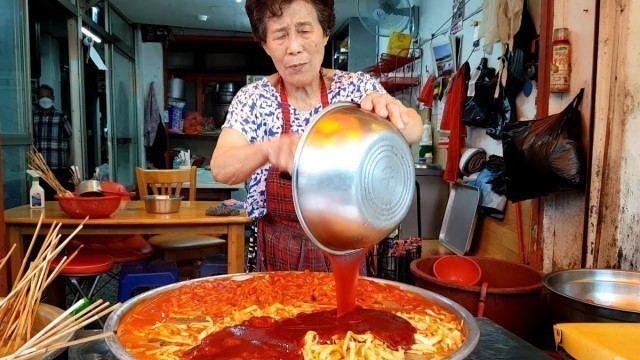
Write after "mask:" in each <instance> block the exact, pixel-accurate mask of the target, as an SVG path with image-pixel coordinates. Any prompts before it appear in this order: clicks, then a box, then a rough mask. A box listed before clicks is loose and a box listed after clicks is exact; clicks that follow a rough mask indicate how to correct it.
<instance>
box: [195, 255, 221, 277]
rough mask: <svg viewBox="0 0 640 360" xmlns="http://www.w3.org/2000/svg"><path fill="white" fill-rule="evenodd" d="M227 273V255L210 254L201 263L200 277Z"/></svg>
mask: <svg viewBox="0 0 640 360" xmlns="http://www.w3.org/2000/svg"><path fill="white" fill-rule="evenodd" d="M226 273H227V255H225V254H215V255H209V256H207V257H206V258H204V260H203V261H202V264H200V277H207V276H213V275H221V274H226Z"/></svg>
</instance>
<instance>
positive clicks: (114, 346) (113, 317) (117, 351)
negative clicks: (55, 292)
mask: <svg viewBox="0 0 640 360" xmlns="http://www.w3.org/2000/svg"><path fill="white" fill-rule="evenodd" d="M256 275H260V273H253V274H230V275H222V276H216V277H215V278H200V279H193V280H188V281H183V282H179V283H175V284H171V285H167V286H163V287H161V288H157V289H154V290H151V291H147V292H146V293H144V294H142V295H138V296H136V297H134V298H132V299H129V300H128V301H127V302H125V303H124V304H122V306H121V307H120V308H119V309H118V310H116V311H115V312H113V313H111V314H110V315H109V318H108V319H107V322H106V323H105V324H104V330H105V331H114V332H117V331H118V326H119V325H120V320H122V319H123V318H125V316H126V314H127V313H128V312H129V311H131V309H133V308H134V307H135V306H136V305H137V304H139V303H144V302H146V301H148V300H150V299H151V298H153V297H155V296H158V295H160V294H162V293H164V292H167V291H170V290H174V289H177V288H179V287H181V286H187V285H189V284H193V283H195V282H198V281H210V280H212V279H220V280H227V279H233V280H238V281H242V280H246V279H248V278H250V277H252V276H256ZM368 280H372V281H376V282H380V283H385V284H392V285H395V286H397V287H399V288H400V289H402V290H405V291H407V292H411V293H416V294H419V295H421V296H423V297H424V298H425V299H427V300H429V301H430V302H431V303H432V304H434V305H437V306H439V307H441V308H443V309H445V310H447V311H448V312H450V313H452V314H453V315H455V316H456V317H457V318H458V319H460V320H462V324H463V333H464V335H465V336H466V340H465V342H464V343H463V344H462V346H461V347H460V348H458V350H457V351H456V352H454V353H453V354H451V355H450V356H449V357H447V358H448V359H450V360H457V359H464V358H466V357H467V356H468V355H469V354H471V352H472V351H473V349H474V348H475V347H476V345H477V344H478V340H479V339H480V330H479V329H478V324H477V323H476V320H475V318H474V317H473V316H472V315H471V314H470V313H469V312H468V311H467V310H466V309H464V308H463V307H462V306H460V305H458V304H456V303H455V302H453V301H451V300H449V299H447V298H445V297H443V296H441V295H438V294H435V293H432V292H430V291H427V290H424V289H420V288H417V287H415V286H410V285H406V284H402V283H396V282H393V281H388V280H381V279H373V278H368ZM211 296H215V294H212V295H211ZM106 343H107V346H108V347H109V349H110V350H111V352H112V353H113V354H114V355H115V356H116V358H118V359H120V360H135V358H134V357H133V356H131V354H129V353H128V352H127V350H126V349H125V348H124V346H122V344H121V343H120V341H119V340H118V337H117V336H110V337H108V338H106Z"/></svg>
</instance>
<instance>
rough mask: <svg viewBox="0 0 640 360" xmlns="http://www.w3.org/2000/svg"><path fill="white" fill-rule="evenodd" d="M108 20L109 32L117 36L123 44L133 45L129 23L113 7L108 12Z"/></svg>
mask: <svg viewBox="0 0 640 360" xmlns="http://www.w3.org/2000/svg"><path fill="white" fill-rule="evenodd" d="M109 20H110V22H111V28H110V32H111V34H112V35H115V36H117V37H118V38H119V39H120V40H122V41H123V42H124V43H125V44H127V45H129V46H133V29H132V28H131V25H130V24H129V23H128V22H127V21H126V20H125V19H124V18H123V17H122V16H120V14H119V13H118V12H117V11H115V10H113V8H112V10H111V12H110V13H109Z"/></svg>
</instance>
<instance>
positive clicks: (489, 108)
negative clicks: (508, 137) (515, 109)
mask: <svg viewBox="0 0 640 360" xmlns="http://www.w3.org/2000/svg"><path fill="white" fill-rule="evenodd" d="M487 62H488V60H487V58H482V60H481V61H480V65H478V67H477V69H478V70H480V76H479V77H478V79H477V80H476V82H475V84H474V87H475V95H474V96H473V97H470V98H467V102H466V103H465V105H464V111H463V114H462V123H463V124H465V125H467V126H475V127H481V128H486V127H487V124H488V123H489V119H490V117H492V116H494V113H495V112H496V111H497V109H498V107H497V106H496V100H495V99H494V98H493V95H494V94H495V91H496V86H497V84H498V78H497V77H496V70H495V69H494V68H491V67H488V66H487Z"/></svg>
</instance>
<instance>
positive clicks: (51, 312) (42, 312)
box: [0, 297, 75, 360]
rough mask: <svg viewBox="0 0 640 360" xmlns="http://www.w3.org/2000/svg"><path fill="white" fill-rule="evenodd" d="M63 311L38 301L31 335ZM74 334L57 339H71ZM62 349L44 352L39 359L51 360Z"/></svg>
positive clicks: (73, 332)
mask: <svg viewBox="0 0 640 360" xmlns="http://www.w3.org/2000/svg"><path fill="white" fill-rule="evenodd" d="M2 299H3V298H2V297H0V300H2ZM63 313H64V310H62V309H60V308H57V307H55V306H51V305H49V304H43V303H40V305H38V312H37V313H36V318H35V321H34V323H33V335H35V334H37V333H38V331H40V330H42V329H44V328H45V327H46V326H47V325H49V324H50V323H51V322H52V321H54V320H55V319H57V318H58V317H60V315H62V314H63ZM74 336H75V331H72V332H71V333H70V334H68V335H67V336H65V337H64V338H62V339H59V341H60V342H63V341H71V339H73V337H74ZM64 350H65V349H64V348H62V349H56V350H51V351H49V352H47V353H45V354H44V356H42V358H41V360H53V359H55V358H56V357H57V356H58V355H60V354H62V353H63V352H64Z"/></svg>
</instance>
